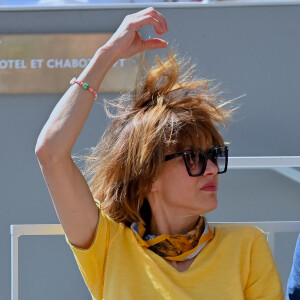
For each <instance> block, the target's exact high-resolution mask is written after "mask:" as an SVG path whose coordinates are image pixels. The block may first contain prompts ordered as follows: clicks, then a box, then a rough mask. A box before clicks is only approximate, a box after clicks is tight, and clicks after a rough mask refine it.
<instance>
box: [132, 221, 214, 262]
mask: <svg viewBox="0 0 300 300" xmlns="http://www.w3.org/2000/svg"><path fill="white" fill-rule="evenodd" d="M130 228H131V229H132V230H133V232H134V234H135V236H136V238H137V239H138V241H139V244H140V245H141V246H142V247H145V248H148V249H150V250H152V251H153V252H154V253H156V254H158V255H159V256H161V257H163V258H164V259H167V260H170V261H185V260H189V259H192V258H194V257H196V256H197V255H198V254H199V252H200V251H201V250H202V249H203V247H204V246H205V245H206V244H207V243H208V242H209V241H210V240H211V239H212V238H213V237H214V228H213V227H212V226H209V225H208V223H207V222H206V218H205V217H203V216H200V219H199V222H198V224H197V226H196V227H195V228H194V229H193V230H191V231H189V232H188V233H186V234H173V235H172V234H162V235H151V234H148V235H145V233H146V228H145V225H144V224H143V222H135V223H132V224H131V226H130Z"/></svg>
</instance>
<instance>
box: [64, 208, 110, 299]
mask: <svg viewBox="0 0 300 300" xmlns="http://www.w3.org/2000/svg"><path fill="white" fill-rule="evenodd" d="M97 206H98V209H99V215H98V224H97V229H96V234H95V238H94V241H93V243H92V244H91V246H90V247H89V248H87V249H82V248H79V247H77V246H75V245H73V244H72V243H71V242H70V241H69V240H68V238H67V236H66V241H67V243H68V244H69V246H70V248H71V250H72V252H73V254H74V257H75V260H76V262H77V264H78V267H79V269H80V272H81V274H82V277H83V279H84V281H85V283H86V285H87V287H88V289H89V291H90V292H91V294H92V296H93V298H94V299H99V298H100V295H102V293H103V282H104V273H105V261H106V256H107V251H108V245H109V241H110V236H111V220H110V219H109V218H108V217H107V216H106V215H105V214H104V213H103V212H102V210H101V208H100V205H99V204H98V203H97Z"/></svg>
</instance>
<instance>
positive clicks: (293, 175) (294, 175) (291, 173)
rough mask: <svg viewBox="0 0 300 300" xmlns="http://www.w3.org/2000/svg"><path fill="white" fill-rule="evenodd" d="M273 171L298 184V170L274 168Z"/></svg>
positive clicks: (299, 174) (299, 173) (299, 172)
mask: <svg viewBox="0 0 300 300" xmlns="http://www.w3.org/2000/svg"><path fill="white" fill-rule="evenodd" d="M273 170H274V171H275V172H277V173H279V174H281V175H283V176H285V177H287V178H289V179H291V180H294V181H295V182H297V183H300V171H298V170H295V169H293V168H274V169H273Z"/></svg>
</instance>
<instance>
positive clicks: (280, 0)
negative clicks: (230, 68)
mask: <svg viewBox="0 0 300 300" xmlns="http://www.w3.org/2000/svg"><path fill="white" fill-rule="evenodd" d="M289 5H299V0H286V1H284V0H277V1H276V0H270V1H262V0H260V1H259V0H253V1H251V2H250V1H243V2H235V1H228V2H218V1H208V2H207V3H201V2H198V3H195V2H155V3H151V4H149V3H121V2H120V3H101V4H90V5H85V6H84V7H83V6H82V5H72V6H66V5H60V6H45V5H35V6H32V5H31V6H30V5H27V6H25V5H1V6H0V11H24V10H25V11H47V10H48V11H61V10H83V9H84V10H95V9H134V10H136V9H140V8H146V7H149V6H153V7H155V8H170V9H172V8H198V7H251V6H289Z"/></svg>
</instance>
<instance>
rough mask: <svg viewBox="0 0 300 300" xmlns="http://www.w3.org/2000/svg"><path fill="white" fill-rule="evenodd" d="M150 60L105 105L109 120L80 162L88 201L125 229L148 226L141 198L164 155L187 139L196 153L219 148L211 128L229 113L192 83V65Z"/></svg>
mask: <svg viewBox="0 0 300 300" xmlns="http://www.w3.org/2000/svg"><path fill="white" fill-rule="evenodd" d="M155 59H156V64H155V65H154V66H153V67H152V68H150V67H147V68H146V72H145V76H144V79H142V76H141V75H140V76H139V77H138V78H137V81H136V82H137V84H136V86H135V88H134V89H133V90H132V91H129V92H128V93H124V94H122V95H121V96H120V97H119V98H118V99H115V100H110V101H106V110H107V114H108V115H109V116H110V117H112V118H113V120H112V122H111V124H110V126H109V127H108V129H107V130H106V132H105V134H104V135H103V137H102V139H101V140H100V141H99V143H98V144H97V145H96V147H95V148H93V151H92V153H91V155H89V156H86V157H85V158H86V159H85V163H86V164H85V175H87V176H89V177H90V178H91V179H90V180H89V185H90V189H91V191H92V194H93V196H94V197H95V198H96V199H99V200H100V202H101V208H102V210H103V211H104V212H105V213H106V214H108V215H109V216H110V217H111V218H113V219H114V220H115V221H117V222H124V223H125V224H127V225H129V224H130V223H132V222H136V221H140V220H144V221H146V220H149V218H150V216H151V211H150V207H149V205H148V204H147V200H146V199H145V198H146V196H147V194H148V193H149V191H150V189H151V185H152V182H153V181H154V179H155V177H156V176H157V174H158V173H159V170H160V168H161V166H162V164H163V163H164V159H165V155H166V154H168V153H170V151H171V150H172V151H173V150H175V149H178V150H179V149H181V148H182V147H184V143H185V141H186V139H187V138H189V139H190V140H191V141H192V143H193V144H194V145H195V146H197V147H201V145H203V143H204V142H206V143H209V144H211V145H223V144H224V141H223V138H222V136H221V135H220V133H219V132H218V130H217V128H216V126H217V125H225V124H226V121H227V120H229V119H230V116H231V113H232V111H233V109H226V108H225V106H224V104H228V103H229V102H230V101H225V100H223V99H221V98H220V93H217V89H216V87H210V85H211V81H210V80H203V79H194V78H193V73H194V67H195V65H192V66H191V65H190V62H189V60H186V59H184V58H182V57H181V58H180V57H179V55H178V54H177V52H170V53H167V54H166V58H165V59H162V58H160V57H159V56H157V55H156V56H155ZM186 67H187V70H186V71H184V69H185V68H186ZM139 82H140V83H139ZM111 108H114V109H116V110H117V112H116V114H114V115H112V113H111V112H110V111H111ZM146 222H147V221H146Z"/></svg>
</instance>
